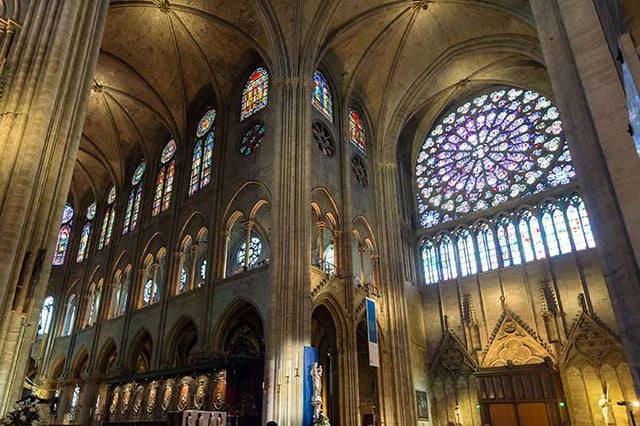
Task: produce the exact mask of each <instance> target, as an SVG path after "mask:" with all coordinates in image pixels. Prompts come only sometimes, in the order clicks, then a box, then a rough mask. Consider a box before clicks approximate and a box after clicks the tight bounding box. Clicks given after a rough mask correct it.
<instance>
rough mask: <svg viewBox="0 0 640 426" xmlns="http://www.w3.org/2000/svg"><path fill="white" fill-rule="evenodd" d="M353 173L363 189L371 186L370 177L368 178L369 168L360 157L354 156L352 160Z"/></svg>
mask: <svg viewBox="0 0 640 426" xmlns="http://www.w3.org/2000/svg"><path fill="white" fill-rule="evenodd" d="M351 171H353V174H354V175H355V176H356V180H357V181H358V183H359V184H360V186H362V187H363V188H366V187H367V185H369V176H367V167H366V166H365V164H364V161H363V160H362V157H360V156H359V155H354V156H353V158H351Z"/></svg>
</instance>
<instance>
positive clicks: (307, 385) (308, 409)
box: [301, 346, 318, 426]
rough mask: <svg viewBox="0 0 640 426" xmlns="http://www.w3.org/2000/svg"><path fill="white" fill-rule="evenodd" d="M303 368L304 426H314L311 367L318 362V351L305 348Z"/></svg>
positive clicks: (312, 348) (309, 347)
mask: <svg viewBox="0 0 640 426" xmlns="http://www.w3.org/2000/svg"><path fill="white" fill-rule="evenodd" d="M303 358H304V359H303V366H302V373H301V374H302V380H303V382H302V383H304V386H303V395H304V398H303V405H304V406H303V407H302V426H312V425H313V407H312V406H311V394H312V393H313V381H312V379H311V367H312V366H313V363H314V362H318V349H317V348H314V347H311V346H305V347H304V357H303Z"/></svg>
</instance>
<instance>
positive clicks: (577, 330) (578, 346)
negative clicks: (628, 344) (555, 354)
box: [561, 311, 625, 368]
mask: <svg viewBox="0 0 640 426" xmlns="http://www.w3.org/2000/svg"><path fill="white" fill-rule="evenodd" d="M561 362H562V363H563V364H565V365H566V364H573V365H576V366H582V365H584V364H591V365H592V366H593V367H595V368H599V367H600V366H602V364H604V363H605V362H608V363H612V364H617V363H618V362H625V357H624V352H623V349H622V344H621V343H620V340H619V339H618V337H617V336H616V335H615V333H614V332H613V331H612V330H610V329H609V327H607V326H606V325H605V324H604V323H602V322H601V321H600V320H599V319H598V318H597V317H595V316H592V315H590V314H589V313H588V312H586V311H583V312H582V313H581V314H580V316H579V317H578V320H577V321H576V322H575V323H574V325H573V327H572V329H571V332H570V333H569V339H568V340H567V344H566V345H565V347H564V350H563V351H562V356H561Z"/></svg>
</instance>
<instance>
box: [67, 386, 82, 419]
mask: <svg viewBox="0 0 640 426" xmlns="http://www.w3.org/2000/svg"><path fill="white" fill-rule="evenodd" d="M78 399H80V386H78V385H76V387H75V388H73V394H72V395H71V405H70V406H69V421H70V422H73V421H74V420H75V417H76V408H77V407H78Z"/></svg>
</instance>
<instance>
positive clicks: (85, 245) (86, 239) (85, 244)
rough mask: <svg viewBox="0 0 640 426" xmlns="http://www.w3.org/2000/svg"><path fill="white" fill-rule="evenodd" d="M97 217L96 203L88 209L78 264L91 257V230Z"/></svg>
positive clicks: (81, 236)
mask: <svg viewBox="0 0 640 426" xmlns="http://www.w3.org/2000/svg"><path fill="white" fill-rule="evenodd" d="M95 216H96V203H91V205H90V206H89V207H88V208H87V222H86V223H85V224H84V227H83V228H82V234H81V235H80V245H79V246H78V257H77V258H76V262H78V263H80V262H82V261H83V260H85V259H86V258H87V256H88V255H89V244H90V243H91V228H92V224H93V218H94V217H95Z"/></svg>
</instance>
